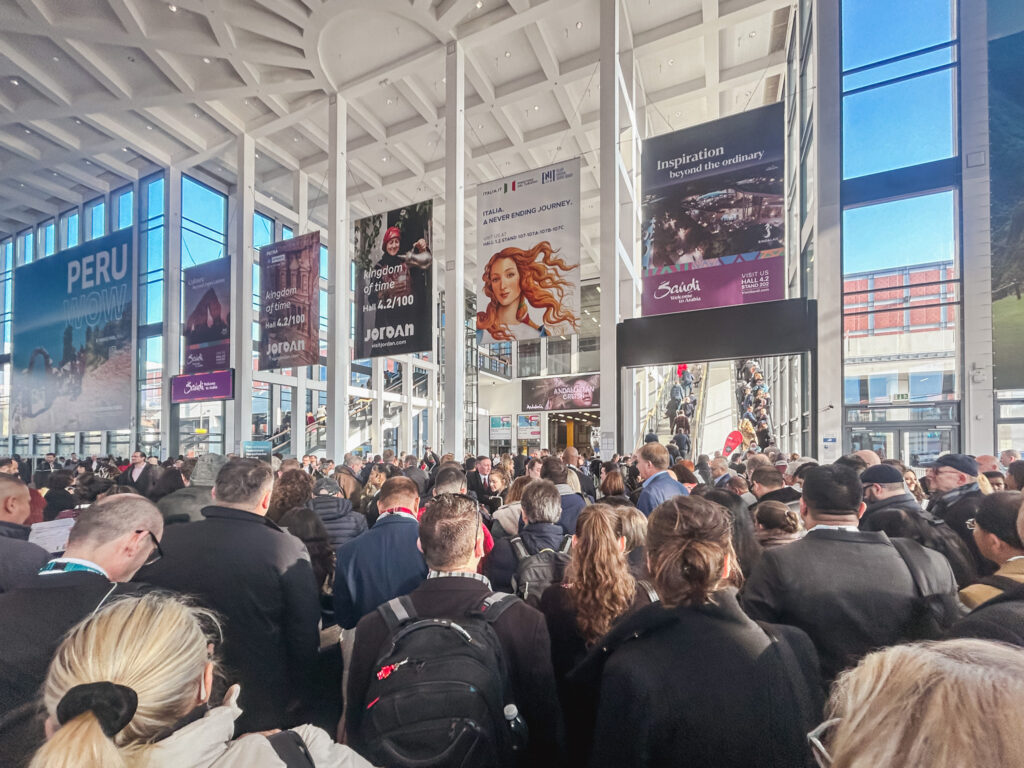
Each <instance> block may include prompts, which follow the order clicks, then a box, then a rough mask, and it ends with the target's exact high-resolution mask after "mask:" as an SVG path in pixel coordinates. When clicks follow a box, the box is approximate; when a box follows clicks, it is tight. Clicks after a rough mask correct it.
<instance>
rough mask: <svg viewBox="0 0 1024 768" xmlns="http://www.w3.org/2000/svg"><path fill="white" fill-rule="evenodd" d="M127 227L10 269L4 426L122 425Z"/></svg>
mask: <svg viewBox="0 0 1024 768" xmlns="http://www.w3.org/2000/svg"><path fill="white" fill-rule="evenodd" d="M134 274H135V257H134V252H133V248H132V229H131V228H128V229H122V230H120V231H118V232H115V233H114V234H112V235H108V236H106V237H101V238H99V239H97V240H91V241H89V242H88V243H85V244H83V245H80V246H78V247H76V248H70V249H68V250H66V251H61V252H60V253H57V254H55V255H53V256H48V257H46V258H44V259H40V260H39V261H36V262H33V263H31V264H26V265H25V266H22V267H18V268H17V269H16V270H15V271H14V301H13V318H12V325H13V352H12V365H11V431H12V433H14V434H26V433H31V432H80V431H90V430H100V429H128V426H129V419H130V417H131V413H130V404H131V399H132V276H133V275H134Z"/></svg>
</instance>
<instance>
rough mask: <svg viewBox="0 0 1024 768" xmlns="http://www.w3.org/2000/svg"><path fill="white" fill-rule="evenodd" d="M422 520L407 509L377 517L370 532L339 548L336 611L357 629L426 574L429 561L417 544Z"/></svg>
mask: <svg viewBox="0 0 1024 768" xmlns="http://www.w3.org/2000/svg"><path fill="white" fill-rule="evenodd" d="M419 535H420V526H419V523H418V522H417V521H416V520H414V519H412V518H410V517H406V516H405V515H398V514H392V515H385V516H384V517H381V518H378V520H377V522H376V523H374V524H373V527H372V528H371V529H370V530H368V531H367V532H366V533H364V534H362V535H360V536H357V537H356V538H354V539H352V541H350V542H348V543H347V544H343V545H342V546H341V547H339V548H338V564H337V568H336V570H335V575H334V615H335V618H337V620H338V626H340V627H341V628H342V629H352V627H354V626H355V625H356V624H357V623H358V622H359V620H360V619H361V618H362V617H363V616H365V615H366V614H368V613H370V611H373V610H375V609H376V608H377V606H378V605H381V604H383V603H386V602H387V601H388V600H391V599H392V598H395V597H399V596H401V595H405V594H408V593H409V592H412V591H413V590H414V589H416V587H418V586H419V585H420V583H421V582H422V581H423V580H424V579H426V578H427V564H426V563H425V562H424V561H423V554H422V553H421V552H420V551H419V549H417V548H416V540H417V539H418V538H419Z"/></svg>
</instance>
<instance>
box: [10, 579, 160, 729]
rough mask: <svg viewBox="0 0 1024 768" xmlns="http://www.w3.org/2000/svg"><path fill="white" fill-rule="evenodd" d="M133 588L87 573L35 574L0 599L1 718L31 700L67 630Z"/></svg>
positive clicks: (134, 589)
mask: <svg viewBox="0 0 1024 768" xmlns="http://www.w3.org/2000/svg"><path fill="white" fill-rule="evenodd" d="M140 589H142V587H141V586H140V585H138V584H112V583H111V582H109V581H108V580H107V579H106V577H104V576H102V575H100V574H98V573H92V572H90V571H68V572H59V573H48V574H46V575H36V576H33V577H32V578H31V579H28V580H26V581H24V582H22V584H21V586H20V587H19V588H18V589H14V590H11V591H10V592H5V593H3V594H0V616H2V617H3V618H2V619H0V649H3V650H2V651H0V715H3V714H6V713H7V712H9V711H10V710H12V709H14V708H15V707H19V706H21V705H22V704H25V703H26V702H28V701H30V700H31V699H33V698H34V697H35V696H36V695H37V694H38V693H39V689H40V686H41V685H42V684H43V681H44V680H45V679H46V670H47V668H48V667H49V666H50V661H52V659H53V655H54V653H55V652H56V650H57V646H59V645H60V642H61V640H63V639H64V635H65V634H66V633H67V631H68V630H69V629H71V627H73V626H74V625H75V624H77V623H78V622H79V621H81V620H82V619H84V618H85V617H86V616H88V615H89V614H91V613H92V612H93V611H94V610H96V608H97V606H99V605H100V604H101V603H105V602H107V601H108V600H110V599H112V598H114V597H117V596H120V595H125V594H135V593H138V592H139V590H140Z"/></svg>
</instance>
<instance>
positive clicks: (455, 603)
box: [345, 576, 564, 767]
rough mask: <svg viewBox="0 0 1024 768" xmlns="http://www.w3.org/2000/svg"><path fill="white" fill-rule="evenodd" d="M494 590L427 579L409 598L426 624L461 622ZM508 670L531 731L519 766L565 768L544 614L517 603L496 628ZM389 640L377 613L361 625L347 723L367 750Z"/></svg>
mask: <svg viewBox="0 0 1024 768" xmlns="http://www.w3.org/2000/svg"><path fill="white" fill-rule="evenodd" d="M489 594H490V590H488V589H487V585H485V584H484V583H483V582H481V581H477V580H476V579H471V578H464V577H457V576H455V577H443V578H438V579H427V580H426V581H425V582H423V584H421V585H420V586H419V587H417V588H416V589H414V590H413V591H412V592H411V593H410V595H409V596H410V597H411V598H412V602H413V605H414V606H415V607H416V612H417V613H418V614H419V615H420V616H422V617H425V618H453V619H454V618H461V617H463V616H465V615H466V614H467V613H468V612H469V611H472V610H476V609H478V608H479V607H480V606H481V604H482V603H483V600H484V598H485V597H487V595H489ZM494 631H495V633H496V634H497V635H498V639H499V640H500V641H501V646H502V650H503V651H504V653H505V663H506V664H507V665H508V670H509V682H510V684H511V686H512V690H513V693H514V696H515V703H516V706H518V707H519V711H520V713H521V714H522V716H523V719H525V720H526V725H527V726H528V728H529V730H530V744H529V747H528V749H527V753H526V754H525V755H523V757H522V759H521V760H520V765H523V766H526V765H529V766H531V767H532V766H561V765H563V764H564V760H563V758H562V751H561V731H562V718H561V713H560V711H559V708H558V695H557V693H556V692H555V677H554V673H553V672H552V670H551V644H550V641H549V639H548V630H547V626H546V624H545V623H544V617H543V615H541V613H540V611H538V610H536V609H534V608H531V607H530V606H528V605H526V603H523V602H518V603H517V604H516V605H513V606H511V607H509V608H508V610H506V611H505V613H503V614H502V615H501V617H500V618H499V619H498V620H497V621H496V622H495V624H494ZM387 637H388V632H387V625H386V624H385V623H384V619H383V618H381V615H380V614H379V613H378V612H377V611H373V612H372V613H369V614H367V615H366V616H364V617H363V618H362V620H360V622H359V626H358V628H357V629H356V641H355V646H354V647H353V649H352V661H351V663H350V665H349V676H348V690H347V691H346V701H347V702H348V706H347V708H346V714H345V723H346V728H347V731H348V739H349V744H350V745H351V746H352V747H353V748H354V749H355V750H356V751H359V750H360V749H361V748H363V747H364V744H363V742H362V740H361V734H360V725H361V722H362V713H363V711H364V710H365V708H366V690H367V688H368V687H369V684H370V676H371V675H373V674H374V673H375V672H376V670H375V669H374V664H375V662H376V661H377V659H378V658H379V656H380V654H381V646H382V645H383V644H384V641H385V640H386V639H387Z"/></svg>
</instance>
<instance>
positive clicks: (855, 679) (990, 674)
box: [828, 640, 1024, 768]
mask: <svg viewBox="0 0 1024 768" xmlns="http://www.w3.org/2000/svg"><path fill="white" fill-rule="evenodd" d="M828 713H829V714H828V716H829V717H839V718H841V720H840V722H839V723H838V725H837V726H836V727H835V729H834V733H833V735H832V736H831V738H830V739H829V740H828V741H829V751H830V753H831V754H832V768H878V766H928V768H963V767H964V766H997V765H1000V766H1011V765H1024V738H1021V734H1020V724H1021V722H1024V651H1021V649H1019V648H1015V647H1013V646H1010V645H1004V644H1002V643H994V642H990V641H987V640H944V641H941V642H930V643H917V644H913V645H897V646H894V647H892V648H887V649H885V650H883V651H876V652H875V653H871V654H868V655H867V656H865V657H864V659H863V660H862V661H861V662H860V664H858V665H857V666H856V667H855V668H854V669H851V670H848V671H846V672H844V673H843V675H842V676H841V677H840V678H839V680H838V681H837V682H836V684H835V686H834V687H833V689H832V695H831V698H830V700H829V704H828Z"/></svg>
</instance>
